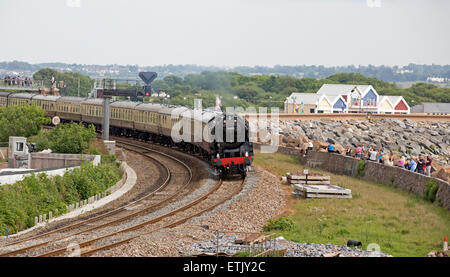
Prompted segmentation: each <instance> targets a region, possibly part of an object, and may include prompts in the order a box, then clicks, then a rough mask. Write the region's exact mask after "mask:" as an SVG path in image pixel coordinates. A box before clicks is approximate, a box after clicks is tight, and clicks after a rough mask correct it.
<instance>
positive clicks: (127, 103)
mask: <svg viewBox="0 0 450 277" xmlns="http://www.w3.org/2000/svg"><path fill="white" fill-rule="evenodd" d="M139 104H140V102H132V101H115V102H112V103H111V107H117V108H124V109H134V108H135V107H136V106H138V105H139Z"/></svg>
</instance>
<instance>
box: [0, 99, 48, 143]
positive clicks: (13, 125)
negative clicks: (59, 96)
mask: <svg viewBox="0 0 450 277" xmlns="http://www.w3.org/2000/svg"><path fill="white" fill-rule="evenodd" d="M49 122H50V119H49V118H47V117H45V111H44V110H42V109H41V108H38V107H34V106H15V107H2V108H0V141H8V138H9V137H10V136H18V137H30V136H34V135H36V134H37V133H38V132H39V130H41V128H42V125H43V124H48V123H49Z"/></svg>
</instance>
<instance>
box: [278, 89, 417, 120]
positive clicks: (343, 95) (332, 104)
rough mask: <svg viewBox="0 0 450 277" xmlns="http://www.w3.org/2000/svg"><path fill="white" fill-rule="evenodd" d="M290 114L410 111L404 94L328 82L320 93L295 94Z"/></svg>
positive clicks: (288, 102) (289, 103)
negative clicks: (387, 94)
mask: <svg viewBox="0 0 450 277" xmlns="http://www.w3.org/2000/svg"><path fill="white" fill-rule="evenodd" d="M285 112H286V113H387V114H394V113H409V112H410V109H409V106H408V104H407V103H406V101H405V99H404V98H403V97H402V96H380V95H379V94H378V93H377V91H376V90H375V88H374V87H372V86H371V85H345V84H344V85H342V84H324V85H322V87H321V88H320V89H319V90H318V91H317V93H292V94H291V95H290V96H289V97H287V98H286V101H285Z"/></svg>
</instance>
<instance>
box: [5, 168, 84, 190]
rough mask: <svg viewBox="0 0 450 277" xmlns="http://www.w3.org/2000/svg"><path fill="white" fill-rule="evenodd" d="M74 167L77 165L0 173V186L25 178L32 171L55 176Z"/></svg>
mask: <svg viewBox="0 0 450 277" xmlns="http://www.w3.org/2000/svg"><path fill="white" fill-rule="evenodd" d="M76 167H78V166H75V167H68V168H59V169H54V170H46V171H45V170H44V171H34V170H25V171H24V172H11V173H10V174H7V175H0V186H3V185H9V184H14V183H15V182H18V181H21V180H23V178H25V177H26V176H30V175H31V174H32V173H34V174H36V175H37V174H40V173H45V174H47V176H56V175H60V176H62V175H64V173H66V171H68V170H72V169H74V168H76Z"/></svg>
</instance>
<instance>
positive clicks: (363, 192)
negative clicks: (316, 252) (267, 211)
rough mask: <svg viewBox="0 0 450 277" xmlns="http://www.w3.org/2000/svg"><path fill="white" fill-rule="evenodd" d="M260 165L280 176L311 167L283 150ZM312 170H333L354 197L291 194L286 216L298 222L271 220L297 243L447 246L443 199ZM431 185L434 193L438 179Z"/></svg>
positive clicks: (417, 251) (413, 249)
mask: <svg viewBox="0 0 450 277" xmlns="http://www.w3.org/2000/svg"><path fill="white" fill-rule="evenodd" d="M255 164H257V165H260V166H262V167H264V168H265V169H266V170H268V171H270V172H272V173H274V174H276V175H278V176H283V175H285V174H286V172H303V170H304V169H305V167H304V166H302V165H300V164H299V159H298V158H295V157H291V156H286V155H282V154H261V153H256V155H255ZM308 170H309V171H310V172H320V173H325V174H327V175H330V176H331V182H332V183H333V184H336V185H339V186H341V187H345V188H349V189H351V190H352V195H353V198H352V199H307V200H305V199H296V198H290V200H289V202H288V207H287V209H286V212H285V214H284V215H285V216H286V217H287V218H289V219H291V220H292V221H293V222H294V223H295V227H294V228H293V229H291V228H290V227H289V226H290V224H289V223H288V222H289V220H285V219H283V220H274V219H272V220H271V221H269V222H268V223H267V225H266V228H270V230H271V232H276V233H277V235H281V236H283V237H285V238H286V239H289V240H292V241H295V242H309V243H328V242H330V243H333V244H337V245H345V244H346V243H347V240H349V239H353V240H359V241H361V242H362V244H363V248H364V249H365V248H366V247H367V245H368V244H370V243H377V244H378V245H380V247H381V251H382V252H384V253H388V254H391V255H393V256H419V257H424V256H426V255H427V254H428V253H429V252H430V251H432V250H442V242H443V240H444V236H445V235H448V230H450V213H449V212H448V211H447V210H445V209H444V208H442V207H440V206H439V205H438V204H437V203H430V201H428V200H425V199H424V198H423V197H420V196H416V195H413V194H408V192H405V191H402V190H398V189H396V188H393V187H390V186H387V185H381V184H376V183H373V182H368V181H365V180H362V179H360V178H354V177H349V176H344V175H336V174H332V173H329V172H325V171H322V170H318V169H311V168H308ZM427 187H429V189H428V191H429V193H428V195H430V197H432V195H434V194H433V184H431V183H430V184H429V185H428V186H427ZM286 189H287V190H289V191H292V190H290V188H288V187H287V188H286ZM286 223H287V224H286Z"/></svg>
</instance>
